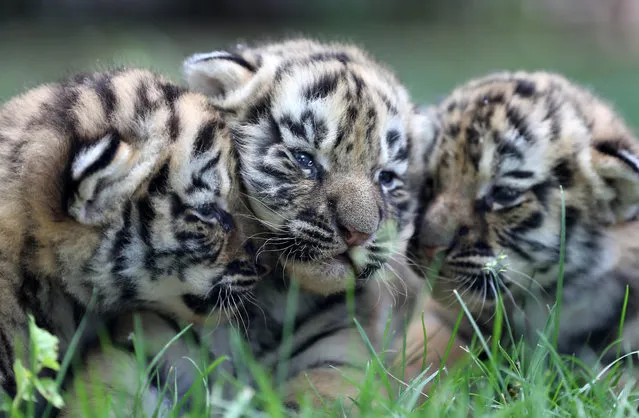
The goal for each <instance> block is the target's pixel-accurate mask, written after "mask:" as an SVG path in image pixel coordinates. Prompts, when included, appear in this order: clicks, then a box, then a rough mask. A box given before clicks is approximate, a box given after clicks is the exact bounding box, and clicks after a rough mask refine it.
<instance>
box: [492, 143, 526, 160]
mask: <svg viewBox="0 0 639 418" xmlns="http://www.w3.org/2000/svg"><path fill="white" fill-rule="evenodd" d="M497 152H498V153H499V154H500V155H503V156H504V157H506V156H509V157H513V158H516V159H518V160H520V161H521V160H523V159H524V154H523V153H522V152H521V151H520V150H519V149H518V148H517V147H515V145H513V144H512V143H510V142H507V141H501V142H500V144H499V148H497Z"/></svg>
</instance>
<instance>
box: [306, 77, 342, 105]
mask: <svg viewBox="0 0 639 418" xmlns="http://www.w3.org/2000/svg"><path fill="white" fill-rule="evenodd" d="M337 82H338V80H337V75H335V74H323V75H322V76H320V77H319V78H318V79H317V80H316V81H315V82H314V83H313V84H311V85H310V86H307V87H306V88H305V89H304V97H305V98H306V99H307V100H318V99H323V98H325V97H326V96H328V95H329V94H331V93H333V92H334V91H335V90H336V89H337Z"/></svg>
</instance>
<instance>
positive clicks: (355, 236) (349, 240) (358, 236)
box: [344, 228, 373, 247]
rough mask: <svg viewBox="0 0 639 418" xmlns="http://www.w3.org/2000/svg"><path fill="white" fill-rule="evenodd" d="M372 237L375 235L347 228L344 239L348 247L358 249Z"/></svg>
mask: <svg viewBox="0 0 639 418" xmlns="http://www.w3.org/2000/svg"><path fill="white" fill-rule="evenodd" d="M372 236H373V234H367V233H365V232H359V231H356V230H354V229H351V228H346V231H345V234H344V239H346V245H348V246H349V247H357V246H359V245H362V244H363V243H365V242H366V241H368V240H369V239H371V237H372Z"/></svg>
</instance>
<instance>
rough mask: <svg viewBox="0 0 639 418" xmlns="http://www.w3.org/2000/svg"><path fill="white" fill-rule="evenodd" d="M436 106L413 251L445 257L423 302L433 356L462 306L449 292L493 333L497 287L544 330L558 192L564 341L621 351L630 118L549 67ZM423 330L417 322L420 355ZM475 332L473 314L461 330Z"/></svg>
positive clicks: (528, 329)
mask: <svg viewBox="0 0 639 418" xmlns="http://www.w3.org/2000/svg"><path fill="white" fill-rule="evenodd" d="M429 112H430V114H431V116H432V119H431V126H433V127H434V128H433V133H434V135H433V136H432V142H430V143H429V144H428V146H425V147H424V149H428V150H430V151H428V152H425V153H423V154H422V155H413V156H412V157H413V158H414V160H413V161H412V163H413V165H414V166H415V167H421V174H420V175H419V178H417V176H416V177H415V181H414V183H413V184H414V186H415V189H416V192H415V193H416V194H419V196H420V202H419V203H420V205H421V207H420V210H419V219H418V226H417V228H416V229H417V232H416V234H415V236H414V237H413V240H412V244H411V250H412V252H413V253H414V254H415V255H416V256H417V258H419V259H420V262H421V264H422V265H423V266H424V267H427V266H428V265H429V264H430V263H431V262H432V261H433V260H434V259H435V258H436V257H441V260H442V264H441V267H440V270H439V278H438V279H437V281H436V283H435V286H434V289H433V292H432V299H430V300H429V301H428V302H427V304H426V307H425V311H426V317H427V318H429V319H427V324H426V326H427V333H428V334H430V335H429V336H430V337H434V335H435V334H439V337H437V338H429V339H428V341H429V348H430V350H429V353H431V355H432V356H433V357H432V358H429V359H428V360H429V361H428V362H426V363H429V362H430V360H433V361H437V360H435V357H436V356H437V355H438V354H437V353H439V354H440V355H441V354H443V352H444V350H445V347H446V346H445V344H447V343H448V338H444V337H442V335H443V334H442V332H443V333H446V332H448V335H450V329H451V328H450V327H451V326H452V324H453V323H454V321H455V320H456V318H457V316H458V312H459V309H460V308H459V305H458V303H457V300H456V298H455V297H454V296H453V294H452V290H457V291H458V292H459V294H460V295H461V297H462V299H463V300H464V302H465V304H466V305H467V306H468V307H469V309H470V310H471V312H472V313H473V315H474V316H475V319H476V320H477V322H478V324H479V325H480V326H481V327H483V329H484V332H486V333H489V332H490V330H492V324H491V320H492V318H493V317H494V305H495V300H496V294H497V290H498V289H499V290H500V291H501V293H502V295H503V297H504V303H505V305H506V310H507V312H506V313H507V314H508V316H509V319H510V324H511V325H514V328H515V332H516V334H518V335H519V336H524V337H526V338H527V339H528V340H529V341H530V342H533V343H534V342H535V341H536V340H537V338H538V334H537V333H538V332H539V331H540V330H542V329H543V327H544V324H545V323H546V320H547V319H548V315H549V311H548V310H549V307H551V306H553V304H554V301H555V299H556V293H557V292H556V290H557V280H558V277H559V264H560V263H559V259H560V243H561V222H562V210H561V207H562V196H563V199H564V201H565V234H566V244H565V264H564V268H565V270H564V287H563V300H562V311H561V318H560V328H559V342H558V349H559V351H560V352H562V353H565V354H577V355H579V356H581V357H582V359H583V360H585V361H587V362H589V363H591V362H592V361H593V360H596V359H597V358H598V356H600V355H601V356H603V360H604V361H611V360H612V359H614V356H615V354H616V347H612V348H610V347H608V348H606V347H607V346H608V344H609V343H611V342H612V341H614V340H615V338H616V336H617V333H616V332H617V331H618V330H617V326H618V325H619V323H620V318H621V311H622V306H623V300H624V295H625V291H626V286H629V287H630V298H631V299H630V302H631V303H630V306H629V307H628V312H627V318H631V319H630V321H631V324H634V322H635V321H636V319H635V318H636V315H637V311H636V309H637V303H636V301H635V300H634V297H635V292H636V289H637V285H639V281H638V280H637V279H638V278H639V275H638V274H637V271H639V270H637V267H639V266H637V261H636V257H637V255H639V252H637V245H636V243H632V242H631V239H630V237H631V236H632V235H633V234H637V233H639V225H638V224H637V223H636V222H633V219H635V217H636V215H637V211H638V209H639V145H638V144H637V143H636V138H635V137H634V136H633V134H632V133H631V132H630V131H629V129H628V128H627V127H626V125H625V123H624V122H623V121H622V120H621V118H620V117H619V116H618V115H616V114H615V112H614V110H613V109H612V107H611V106H610V105H609V104H607V103H605V102H604V101H602V100H601V99H599V98H597V97H595V96H594V95H593V94H592V93H590V92H589V91H587V90H586V89H584V88H582V87H579V86H577V85H575V84H574V83H572V82H570V81H568V80H567V79H565V78H564V77H562V76H560V75H557V74H550V73H543V72H536V73H524V72H518V73H498V74H492V75H489V76H486V77H484V78H479V79H476V80H473V81H470V82H468V83H467V84H465V85H463V86H461V87H459V88H457V89H456V90H454V91H453V92H452V93H451V94H450V95H449V96H448V97H447V98H446V99H445V100H444V101H443V102H442V103H441V104H439V105H438V106H437V107H436V108H432V109H430V110H429ZM419 171H420V170H417V169H415V173H419ZM560 186H561V188H563V195H562V190H561V189H560ZM623 235H625V237H624V236H623ZM635 240H636V238H635ZM487 266H492V267H490V268H486V267H487ZM447 327H448V330H447V331H446V328H447ZM421 329H422V325H421V323H416V324H414V325H413V329H412V330H411V331H409V335H412V336H411V338H413V339H414V341H412V345H413V346H414V347H418V351H419V352H420V353H421V350H422V348H419V347H420V346H423V338H424V337H423V335H422V332H421ZM442 330H443V331H442ZM471 335H472V329H471V328H470V325H469V323H465V324H464V326H462V332H461V334H460V335H459V338H461V339H462V340H464V339H465V340H466V341H468V339H469V338H470V337H471ZM636 335H637V328H636V327H635V326H634V325H631V326H626V328H624V343H625V345H624V346H623V350H622V351H621V352H622V353H623V352H627V351H626V350H632V349H637V348H639V346H637V345H636V342H635V341H636V340H637V337H636ZM432 341H439V342H432ZM419 342H421V343H422V344H420V343H419ZM606 350H607V351H606ZM418 357H419V358H418V359H417V360H416V361H415V363H414V365H413V366H414V367H415V369H414V370H413V373H412V374H413V375H414V374H415V373H418V372H419V371H420V370H419V369H420V365H421V364H422V359H421V356H418ZM418 364H419V365H418Z"/></svg>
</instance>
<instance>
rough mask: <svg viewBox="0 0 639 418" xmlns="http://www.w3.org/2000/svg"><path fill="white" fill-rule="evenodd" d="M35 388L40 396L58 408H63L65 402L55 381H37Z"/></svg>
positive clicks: (35, 381)
mask: <svg viewBox="0 0 639 418" xmlns="http://www.w3.org/2000/svg"><path fill="white" fill-rule="evenodd" d="M34 383H35V387H36V389H37V390H38V392H40V394H41V395H42V396H43V397H44V398H45V399H46V400H47V401H49V402H51V403H52V404H53V406H55V407H56V408H62V407H63V406H64V401H63V400H62V396H60V394H59V393H58V387H57V385H56V383H55V381H54V380H53V379H35V380H34Z"/></svg>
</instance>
